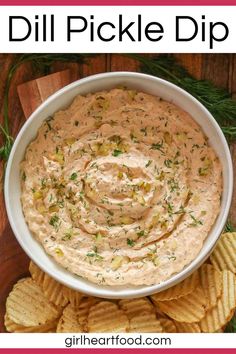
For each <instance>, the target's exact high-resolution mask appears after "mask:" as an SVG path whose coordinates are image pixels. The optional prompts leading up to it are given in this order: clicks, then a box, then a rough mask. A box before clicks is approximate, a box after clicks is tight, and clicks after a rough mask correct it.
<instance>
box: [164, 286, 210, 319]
mask: <svg viewBox="0 0 236 354" xmlns="http://www.w3.org/2000/svg"><path fill="white" fill-rule="evenodd" d="M158 306H159V307H160V309H161V311H163V312H164V313H165V314H166V315H168V316H169V317H171V318H173V319H174V320H176V321H178V322H187V323H192V322H198V321H200V320H201V319H202V318H203V317H204V315H205V311H206V307H207V299H206V297H205V293H204V290H203V289H202V287H200V286H199V287H198V288H196V289H195V290H194V291H193V292H192V293H191V294H188V295H186V296H182V297H180V298H179V299H176V300H169V301H158Z"/></svg>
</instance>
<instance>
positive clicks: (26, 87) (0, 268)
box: [0, 58, 236, 332]
mask: <svg viewBox="0 0 236 354" xmlns="http://www.w3.org/2000/svg"><path fill="white" fill-rule="evenodd" d="M194 60H195V59H194ZM103 65H105V64H104V63H103V62H102V59H100V61H98V62H97V66H96V60H95V62H94V66H93V71H91V70H90V68H89V67H87V68H86V69H84V70H85V72H83V74H82V76H87V75H89V74H92V73H96V72H99V71H106V70H107V68H105V66H104V67H103ZM106 65H107V64H106ZM109 65H110V69H111V70H130V71H132V70H133V71H136V70H137V68H138V67H137V63H134V62H129V59H128V61H127V59H124V58H121V59H120V58H119V59H117V61H113V63H112V64H111V63H110V64H109ZM195 74H196V73H195ZM199 75H200V74H199ZM197 76H198V75H197ZM79 77H80V73H79V72H78V69H76V68H74V67H72V68H71V69H67V70H63V71H60V72H56V73H54V74H51V75H48V76H44V77H42V78H38V79H36V80H32V81H28V82H26V83H23V84H21V85H19V86H18V87H17V92H18V96H19V99H20V103H21V106H22V109H23V112H24V115H25V118H26V119H27V118H28V117H29V116H30V114H31V113H32V112H33V111H34V110H35V109H36V108H37V107H38V106H39V105H40V104H41V103H42V102H43V101H44V100H45V99H46V98H47V97H48V96H50V95H51V94H53V93H54V92H55V91H57V90H59V89H60V88H62V87H64V86H65V85H67V84H69V83H71V82H72V81H74V80H76V79H78V78H79ZM232 152H233V157H234V156H236V147H232ZM234 166H235V170H236V163H235V164H234ZM235 172H236V171H235ZM233 200H234V201H235V205H236V198H234V199H233ZM1 205H4V203H3V196H2V194H1V193H0V206H1ZM234 210H236V208H232V209H231V216H233V217H234V215H235V213H234ZM0 235H1V236H2V237H1V244H0V273H1V277H0V332H4V324H3V317H4V313H5V300H6V297H7V295H8V293H9V291H10V290H11V288H12V286H13V284H14V283H15V282H16V281H17V280H18V279H20V278H22V277H24V276H27V275H28V264H29V258H28V256H27V255H26V254H25V252H24V251H23V250H22V249H21V247H20V246H19V244H18V242H17V241H16V239H15V238H14V236H13V234H12V231H11V229H10V225H9V223H8V221H7V216H6V212H5V208H4V207H1V208H0Z"/></svg>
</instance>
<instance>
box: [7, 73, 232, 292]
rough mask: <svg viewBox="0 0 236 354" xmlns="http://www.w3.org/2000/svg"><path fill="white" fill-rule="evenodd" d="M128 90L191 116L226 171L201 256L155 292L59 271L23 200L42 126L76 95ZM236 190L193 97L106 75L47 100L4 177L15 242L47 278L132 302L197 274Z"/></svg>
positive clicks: (131, 76)
mask: <svg viewBox="0 0 236 354" xmlns="http://www.w3.org/2000/svg"><path fill="white" fill-rule="evenodd" d="M120 85H124V86H127V87H129V88H134V89H136V90H140V91H144V92H147V93H150V94H153V95H157V96H161V97H162V98H163V99H165V100H167V101H171V102H173V103H174V104H176V105H178V106H179V107H181V108H182V109H183V110H185V111H187V112H188V113H190V114H191V116H192V117H193V118H194V119H195V120H196V122H197V123H198V124H199V125H200V126H201V127H202V129H203V131H204V132H205V134H206V136H208V138H209V141H210V144H211V146H212V147H213V148H214V149H215V151H216V153H217V155H218V157H219V159H220V161H221V164H222V166H223V194H222V200H221V209H220V213H219V215H218V217H217V220H216V222H215V224H214V226H213V228H212V230H211V232H210V233H209V235H208V237H207V239H206V240H205V242H204V246H203V248H202V250H201V251H200V253H199V254H198V256H197V257H196V258H195V259H194V260H193V261H192V262H191V263H190V264H189V265H188V266H187V267H185V268H184V269H183V270H182V271H181V272H180V273H178V274H176V275H173V276H172V277H171V278H170V279H168V280H167V281H165V282H162V283H161V284H158V285H153V286H139V287H134V286H132V287H108V286H104V285H95V284H93V283H91V282H88V281H86V280H84V279H82V278H79V277H77V276H75V275H73V274H72V273H70V272H68V271H67V270H65V269H63V268H62V267H61V266H59V265H58V264H57V263H56V262H55V261H54V260H53V259H52V258H51V257H50V256H48V255H47V254H46V253H45V251H44V249H43V247H42V246H41V245H40V244H39V243H38V242H37V241H36V240H35V239H34V237H33V236H32V235H31V233H30V231H29V229H28V227H27V224H26V222H25V219H24V216H23V213H22V207H21V201H20V195H21V187H20V173H19V171H20V162H21V160H22V159H23V158H24V153H25V149H26V148H27V146H28V144H29V143H30V141H31V140H32V139H34V138H35V136H36V134H37V131H38V129H39V127H40V126H41V125H42V122H43V121H44V120H45V119H46V118H47V117H48V116H50V115H52V114H54V113H55V112H56V111H58V110H60V109H63V108H65V107H67V106H68V105H69V104H70V103H71V102H72V100H73V98H74V97H75V96H76V95H78V94H82V95H83V94H86V93H89V92H96V91H100V90H104V89H105V90H109V89H111V88H114V87H116V86H120ZM232 190H233V168H232V160H231V156H230V152H229V148H228V144H227V142H226V140H225V137H224V135H223V133H222V131H221V129H220V128H219V126H218V124H217V123H216V121H215V119H214V118H213V117H212V115H211V114H210V113H209V112H208V111H207V110H206V109H205V108H204V107H203V106H202V104H200V103H199V102H198V101H197V100H196V99H195V98H194V97H192V96H191V95H190V94H188V93H187V92H185V91H184V90H182V89H180V88H179V87H177V86H175V85H173V84H171V83H169V82H167V81H165V80H162V79H158V78H156V77H153V76H149V75H144V74H140V73H131V72H113V73H104V74H98V75H94V76H90V77H87V78H85V79H82V80H78V81H76V82H74V83H72V84H70V85H68V86H66V87H64V88H63V89H61V90H59V91H58V92H56V93H55V94H53V95H52V96H51V97H49V98H48V99H47V100H46V101H45V102H44V103H43V104H42V105H41V106H40V107H39V108H38V109H36V111H35V112H34V113H33V114H32V115H31V117H30V118H29V119H28V120H27V122H26V123H25V124H24V126H23V127H22V129H21V131H20V132H19V134H18V136H17V138H16V140H15V143H14V146H13V148H12V151H11V154H10V157H9V161H8V164H7V169H6V176H5V202H6V208H7V214H8V218H9V221H10V224H11V227H12V229H13V232H14V233H15V236H16V238H17V240H18V241H19V243H20V245H21V246H22V248H23V249H24V250H25V252H26V253H27V254H28V256H29V257H30V258H31V259H32V260H33V261H34V262H35V263H36V264H37V265H38V266H39V267H40V268H41V269H43V270H44V271H45V272H47V273H48V274H49V275H51V276H52V277H53V278H55V279H56V280H58V281H59V282H61V283H63V284H65V285H67V286H69V287H71V288H73V289H76V290H79V291H82V292H84V293H87V294H90V295H94V296H99V297H104V298H128V297H139V296H144V295H150V294H152V293H155V292H159V291H162V290H164V289H167V288H169V287H171V286H173V285H175V284H176V283H178V282H180V281H182V280H183V279H184V278H186V277H187V276H189V275H190V274H191V273H192V272H193V271H194V270H196V269H197V268H198V267H199V266H200V265H201V264H202V263H203V262H204V261H205V260H206V258H207V257H208V256H209V254H210V253H211V251H212V249H213V247H214V245H215V243H216V241H217V239H218V238H219V236H220V233H221V232H222V230H223V228H224V225H225V223H226V220H227V216H228V212H229V208H230V203H231V198H232Z"/></svg>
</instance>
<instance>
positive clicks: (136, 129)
mask: <svg viewBox="0 0 236 354" xmlns="http://www.w3.org/2000/svg"><path fill="white" fill-rule="evenodd" d="M21 176H22V205H23V211H24V215H25V219H26V221H27V223H28V226H29V229H30V230H31V232H32V233H33V235H34V236H35V237H36V238H37V240H38V241H39V242H40V243H41V244H42V245H43V247H44V249H45V251H46V252H47V253H48V254H49V255H51V256H52V257H53V258H54V259H55V260H56V261H57V262H58V263H60V264H61V265H62V266H63V267H65V268H66V269H68V270H69V271H71V272H72V273H75V274H77V275H79V276H82V277H84V278H87V279H89V280H90V281H92V282H95V283H103V284H108V285H128V284H129V285H130V284H133V285H144V284H146V285H150V284H157V283H159V282H161V281H164V280H166V279H167V278H169V277H170V276H171V275H172V274H174V273H177V272H179V271H181V270H182V269H183V268H184V267H185V266H186V265H187V264H189V263H190V262H191V261H192V260H193V259H194V258H195V257H196V256H197V254H198V253H199V251H200V250H201V248H202V245H203V241H204V239H205V238H206V237H207V235H208V233H209V231H210V229H211V227H212V225H213V223H214V221H215V219H216V217H217V214H218V212H219V208H220V197H221V189H222V187H221V185H222V177H221V166H220V163H219V160H218V158H217V156H216V155H215V152H214V151H213V149H212V148H211V147H210V146H209V145H208V142H207V139H206V137H205V136H204V134H203V132H202V130H201V128H200V127H199V126H198V125H197V124H196V123H195V122H194V120H193V119H192V118H191V117H190V116H189V115H188V114H187V113H186V112H184V111H182V110H181V109H180V108H178V107H176V106H175V105H173V104H171V103H169V102H166V101H163V100H162V99H160V98H158V97H154V96H151V95H148V94H145V93H141V92H139V93H136V92H134V91H131V90H125V89H113V90H111V91H109V92H99V93H96V94H89V95H87V96H86V97H83V96H78V97H76V99H75V100H74V102H73V104H72V105H71V106H70V107H69V108H68V109H66V110H65V111H60V112H57V113H56V114H55V115H54V117H50V118H49V119H48V120H47V121H46V122H45V123H44V124H43V126H42V127H41V128H40V129H39V132H38V136H37V138H36V139H35V140H34V141H33V142H32V143H31V144H30V145H29V146H28V148H27V151H26V154H25V160H24V161H23V162H22V166H21Z"/></svg>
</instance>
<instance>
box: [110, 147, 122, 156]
mask: <svg viewBox="0 0 236 354" xmlns="http://www.w3.org/2000/svg"><path fill="white" fill-rule="evenodd" d="M121 154H123V151H121V150H117V149H115V150H114V151H113V153H112V156H115V157H117V156H119V155H121Z"/></svg>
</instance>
